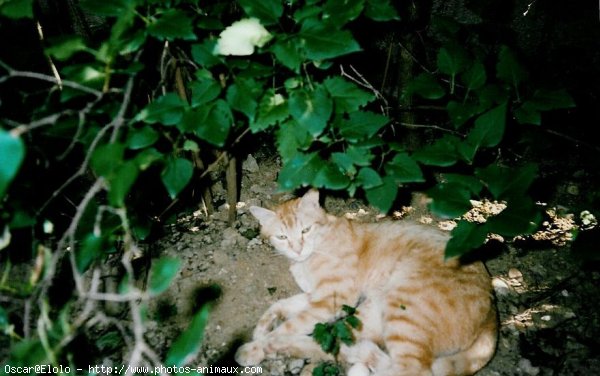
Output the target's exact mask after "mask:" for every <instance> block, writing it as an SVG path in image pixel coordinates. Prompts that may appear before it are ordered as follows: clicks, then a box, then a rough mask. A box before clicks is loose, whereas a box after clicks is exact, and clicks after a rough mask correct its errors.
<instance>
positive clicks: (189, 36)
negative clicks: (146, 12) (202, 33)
mask: <svg viewBox="0 0 600 376" xmlns="http://www.w3.org/2000/svg"><path fill="white" fill-rule="evenodd" d="M146 30H148V34H150V35H152V36H153V37H156V38H159V39H166V40H173V39H184V40H195V39H196V34H194V27H193V25H192V19H191V18H190V17H189V16H188V15H186V14H185V12H184V11H183V10H181V9H169V10H166V11H165V12H163V13H162V14H161V15H160V17H158V19H155V20H153V21H152V22H151V23H150V24H149V25H148V26H147V28H146Z"/></svg>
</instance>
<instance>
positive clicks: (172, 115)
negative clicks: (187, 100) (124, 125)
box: [135, 93, 184, 125]
mask: <svg viewBox="0 0 600 376" xmlns="http://www.w3.org/2000/svg"><path fill="white" fill-rule="evenodd" d="M183 109H184V103H183V102H182V101H181V99H180V98H179V96H178V95H177V94H175V93H168V94H165V95H163V96H161V97H159V98H157V99H156V100H155V101H154V102H152V103H149V104H148V105H147V106H146V107H144V108H143V109H142V111H140V113H139V114H138V115H137V116H136V118H135V120H138V121H143V122H145V123H150V124H153V123H162V124H164V125H174V124H177V123H178V122H179V121H181V117H182V116H183Z"/></svg>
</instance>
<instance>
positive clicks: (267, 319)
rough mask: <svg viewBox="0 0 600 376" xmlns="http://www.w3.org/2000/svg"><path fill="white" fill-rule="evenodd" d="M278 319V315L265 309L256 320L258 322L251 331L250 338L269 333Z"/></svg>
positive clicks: (262, 336) (259, 337)
mask: <svg viewBox="0 0 600 376" xmlns="http://www.w3.org/2000/svg"><path fill="white" fill-rule="evenodd" d="M278 319H279V317H278V316H277V315H276V314H275V313H273V312H269V311H267V312H266V313H265V314H264V315H263V316H262V317H261V318H260V320H258V323H257V324H256V327H255V328H254V331H253V332H252V339H255V340H256V339H261V338H264V337H265V336H266V335H267V334H269V333H271V332H272V331H273V329H274V328H275V327H276V324H277V321H278Z"/></svg>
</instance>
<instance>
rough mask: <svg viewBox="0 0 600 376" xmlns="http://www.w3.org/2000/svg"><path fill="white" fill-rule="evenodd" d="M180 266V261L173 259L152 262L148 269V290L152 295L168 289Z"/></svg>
mask: <svg viewBox="0 0 600 376" xmlns="http://www.w3.org/2000/svg"><path fill="white" fill-rule="evenodd" d="M180 266H181V261H179V259H176V258H173V257H161V258H159V259H158V260H154V261H153V262H152V267H151V268H150V282H149V290H150V291H151V292H152V293H153V294H160V293H161V292H163V291H165V290H166V289H167V288H169V285H170V284H171V281H172V280H173V278H175V276H177V273H178V272H179V268H180Z"/></svg>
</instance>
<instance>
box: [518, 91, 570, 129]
mask: <svg viewBox="0 0 600 376" xmlns="http://www.w3.org/2000/svg"><path fill="white" fill-rule="evenodd" d="M571 107H575V101H574V100H573V98H572V97H571V96H570V95H569V94H568V93H567V92H566V91H565V90H554V91H551V90H537V91H536V92H535V93H534V94H533V97H532V98H531V99H529V100H526V101H525V102H523V104H522V105H521V106H520V107H519V108H517V110H516V111H515V117H516V118H517V121H519V123H521V124H534V125H540V124H541V123H542V114H541V113H540V111H550V110H556V109H563V108H571Z"/></svg>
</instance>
